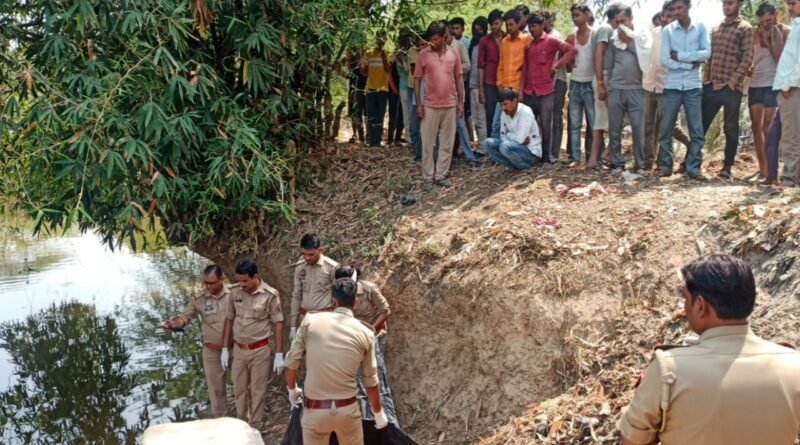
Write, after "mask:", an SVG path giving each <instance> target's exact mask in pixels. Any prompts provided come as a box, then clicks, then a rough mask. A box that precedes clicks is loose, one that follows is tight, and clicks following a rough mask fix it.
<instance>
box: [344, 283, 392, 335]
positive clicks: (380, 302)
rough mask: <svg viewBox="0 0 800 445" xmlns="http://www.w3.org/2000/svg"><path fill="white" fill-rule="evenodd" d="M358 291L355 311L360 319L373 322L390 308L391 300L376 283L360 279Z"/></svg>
mask: <svg viewBox="0 0 800 445" xmlns="http://www.w3.org/2000/svg"><path fill="white" fill-rule="evenodd" d="M357 292H358V293H357V294H356V306H355V308H354V310H353V312H354V313H355V316H356V318H358V319H359V320H364V321H366V322H367V323H369V324H373V323H375V320H377V319H378V316H379V315H380V314H382V313H384V312H386V311H388V310H389V302H388V301H386V298H385V297H384V296H383V294H381V291H380V290H379V289H378V286H376V285H375V284H374V283H370V282H369V281H363V280H358V291H357ZM383 330H386V329H385V328H384V329H383Z"/></svg>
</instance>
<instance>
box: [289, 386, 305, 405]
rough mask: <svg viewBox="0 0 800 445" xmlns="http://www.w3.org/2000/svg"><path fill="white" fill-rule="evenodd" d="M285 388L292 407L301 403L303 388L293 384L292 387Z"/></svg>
mask: <svg viewBox="0 0 800 445" xmlns="http://www.w3.org/2000/svg"><path fill="white" fill-rule="evenodd" d="M286 389H288V390H289V405H290V406H291V407H292V408H295V407H297V406H300V404H301V403H303V389H302V388H300V387H299V386H295V387H294V389H291V388H289V387H287V388H286Z"/></svg>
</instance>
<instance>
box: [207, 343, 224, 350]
mask: <svg viewBox="0 0 800 445" xmlns="http://www.w3.org/2000/svg"><path fill="white" fill-rule="evenodd" d="M203 346H205V347H206V348H208V349H210V350H212V351H215V352H222V346H220V345H217V344H214V343H203Z"/></svg>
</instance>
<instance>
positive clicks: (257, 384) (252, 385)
mask: <svg viewBox="0 0 800 445" xmlns="http://www.w3.org/2000/svg"><path fill="white" fill-rule="evenodd" d="M269 358H270V348H269V346H264V347H263V348H258V349H255V350H252V351H246V350H244V349H241V348H239V345H234V347H233V366H232V369H231V376H232V377H233V395H234V398H235V400H236V417H238V418H239V419H241V420H244V421H245V422H249V423H250V426H251V427H253V428H255V429H257V430H259V431H260V430H261V425H262V424H263V419H264V404H265V403H266V401H267V383H268V382H269V375H270V372H272V363H270V361H269Z"/></svg>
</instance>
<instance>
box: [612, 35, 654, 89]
mask: <svg viewBox="0 0 800 445" xmlns="http://www.w3.org/2000/svg"><path fill="white" fill-rule="evenodd" d="M620 32H623V33H625V35H627V36H628V37H630V38H631V39H633V43H634V44H635V45H636V58H637V59H639V69H641V70H642V74H643V75H644V76H647V73H648V72H649V71H650V51H651V49H652V47H653V41H652V38H653V36H652V34H651V33H650V31H647V30H642V31H639V30H636V31H634V30H632V29H630V28H628V27H627V26H625V25H619V26H618V27H617V29H615V30H614V38H612V41H613V42H614V46H616V47H617V48H619V49H620V50H622V51H625V50H626V49H628V44H626V43H624V42H623V41H622V40H620V39H619V33H620Z"/></svg>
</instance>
